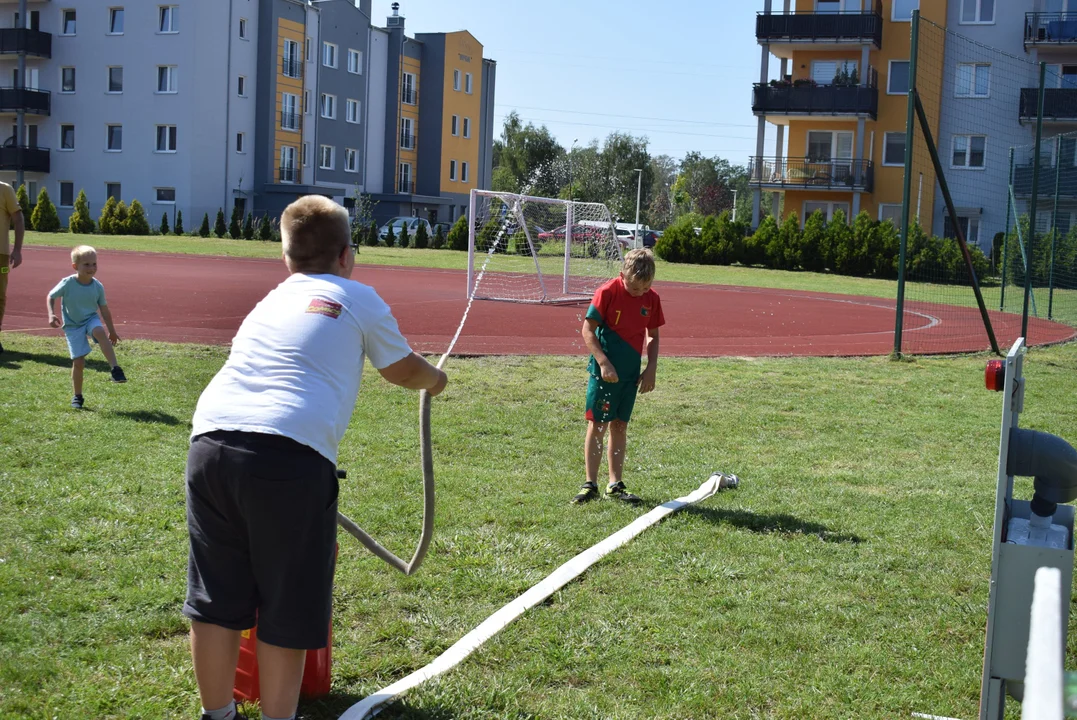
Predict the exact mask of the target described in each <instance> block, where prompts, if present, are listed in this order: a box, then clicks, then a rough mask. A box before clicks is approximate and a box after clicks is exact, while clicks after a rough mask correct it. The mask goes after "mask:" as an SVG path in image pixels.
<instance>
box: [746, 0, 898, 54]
mask: <svg viewBox="0 0 1077 720" xmlns="http://www.w3.org/2000/svg"><path fill="white" fill-rule="evenodd" d="M755 37H756V39H757V40H758V41H759V42H767V43H813V44H819V43H827V44H830V43H850V44H864V43H871V44H873V45H874V46H875V47H876V48H880V49H881V48H882V45H883V5H882V1H881V0H876V1H875V7H874V9H873V10H872V11H870V12H863V13H827V12H795V13H762V12H761V13H759V14H758V15H757V16H756V19H755Z"/></svg>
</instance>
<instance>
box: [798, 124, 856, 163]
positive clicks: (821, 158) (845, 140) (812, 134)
mask: <svg viewBox="0 0 1077 720" xmlns="http://www.w3.org/2000/svg"><path fill="white" fill-rule="evenodd" d="M852 159H853V133H852V132H846V131H841V132H834V131H831V130H811V131H809V132H808V154H807V157H806V160H807V161H808V162H829V161H831V160H852Z"/></svg>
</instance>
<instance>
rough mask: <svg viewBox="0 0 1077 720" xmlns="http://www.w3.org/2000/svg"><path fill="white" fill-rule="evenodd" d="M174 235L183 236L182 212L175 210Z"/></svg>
mask: <svg viewBox="0 0 1077 720" xmlns="http://www.w3.org/2000/svg"><path fill="white" fill-rule="evenodd" d="M176 234H177V235H182V234H183V211H182V210H177V211H176Z"/></svg>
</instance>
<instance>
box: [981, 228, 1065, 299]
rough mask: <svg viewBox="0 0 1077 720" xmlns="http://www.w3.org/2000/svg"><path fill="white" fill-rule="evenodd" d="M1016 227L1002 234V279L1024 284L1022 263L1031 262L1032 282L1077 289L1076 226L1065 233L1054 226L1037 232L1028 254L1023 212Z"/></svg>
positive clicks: (1023, 264) (1036, 284) (1039, 284)
mask: <svg viewBox="0 0 1077 720" xmlns="http://www.w3.org/2000/svg"><path fill="white" fill-rule="evenodd" d="M1019 227H1020V232H1018V228H1014V229H1011V230H1010V234H1009V236H1007V238H1006V246H1005V251H1004V252H1005V261H1006V282H1007V283H1013V284H1015V285H1024V284H1025V267H1026V265H1030V266H1031V274H1032V284H1033V285H1034V286H1037V287H1040V286H1043V287H1046V286H1048V285H1052V286H1053V287H1055V288H1058V289H1063V290H1075V289H1077V226H1074V227H1072V228H1070V231H1069V232H1068V233H1066V234H1065V235H1063V234H1061V233H1057V232H1055V231H1054V230H1052V231H1051V232H1049V233H1047V234H1046V235H1037V237H1036V241H1035V242H1034V243H1033V244H1032V257H1031V262H1029V253H1028V216H1027V215H1023V216H1021V218H1020V220H1019ZM999 234H1000V235H1001V233H999Z"/></svg>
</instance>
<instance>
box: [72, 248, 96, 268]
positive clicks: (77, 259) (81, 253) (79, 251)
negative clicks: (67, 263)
mask: <svg viewBox="0 0 1077 720" xmlns="http://www.w3.org/2000/svg"><path fill="white" fill-rule="evenodd" d="M96 254H97V251H96V250H94V249H93V248H92V247H90V246H89V245H79V246H78V247H76V248H75V249H74V250H72V251H71V264H72V265H78V264H79V263H81V262H82V261H83V260H85V259H86V258H87V257H89V256H90V255H96Z"/></svg>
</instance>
